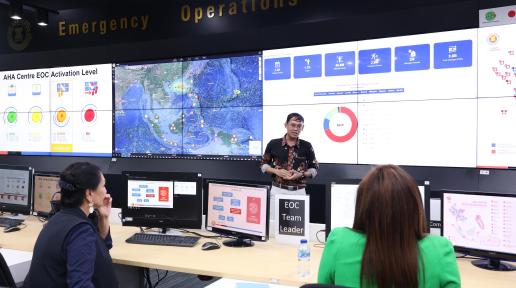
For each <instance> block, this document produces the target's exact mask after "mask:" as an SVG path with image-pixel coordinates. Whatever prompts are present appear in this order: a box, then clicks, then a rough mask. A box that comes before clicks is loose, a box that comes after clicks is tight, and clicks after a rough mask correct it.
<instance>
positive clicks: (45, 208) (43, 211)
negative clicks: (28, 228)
mask: <svg viewBox="0 0 516 288" xmlns="http://www.w3.org/2000/svg"><path fill="white" fill-rule="evenodd" d="M33 187H34V190H33V191H34V209H33V212H34V213H36V215H40V216H48V214H49V213H50V211H51V210H52V207H51V205H50V201H52V200H58V199H60V198H61V195H60V194H59V193H56V192H59V191H60V190H61V188H60V187H59V174H57V173H53V174H52V173H43V172H38V173H36V174H34V185H33Z"/></svg>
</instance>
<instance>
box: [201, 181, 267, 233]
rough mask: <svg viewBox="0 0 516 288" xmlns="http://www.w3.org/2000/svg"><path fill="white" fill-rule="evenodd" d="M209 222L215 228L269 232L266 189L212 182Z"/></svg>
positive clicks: (246, 231)
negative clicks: (267, 229)
mask: <svg viewBox="0 0 516 288" xmlns="http://www.w3.org/2000/svg"><path fill="white" fill-rule="evenodd" d="M209 185H210V186H209V188H208V189H209V198H208V210H209V211H208V216H207V220H206V221H208V225H209V226H211V227H213V228H220V229H229V230H231V231H236V232H242V233H247V234H253V235H257V236H265V235H266V232H267V231H266V229H265V227H266V225H267V223H266V221H267V217H266V216H267V215H266V213H267V196H266V195H267V190H266V189H265V188H258V187H244V186H236V185H224V184H218V183H210V184H209Z"/></svg>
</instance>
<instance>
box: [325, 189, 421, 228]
mask: <svg viewBox="0 0 516 288" xmlns="http://www.w3.org/2000/svg"><path fill="white" fill-rule="evenodd" d="M416 182H417V184H418V188H419V192H420V194H421V199H422V200H423V206H424V208H425V217H426V223H427V229H429V228H428V227H429V223H430V185H429V182H428V181H416ZM359 184H360V180H359V179H348V180H342V181H337V182H331V183H330V184H329V185H328V186H327V188H326V237H328V235H329V234H330V231H331V230H332V229H333V228H336V227H349V228H352V227H353V222H354V221H355V204H356V198H357V190H358V185H359ZM427 232H429V230H427Z"/></svg>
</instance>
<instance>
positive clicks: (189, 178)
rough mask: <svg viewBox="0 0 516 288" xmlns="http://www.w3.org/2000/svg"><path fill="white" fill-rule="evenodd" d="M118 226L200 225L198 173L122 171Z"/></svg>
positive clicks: (200, 186)
mask: <svg viewBox="0 0 516 288" xmlns="http://www.w3.org/2000/svg"><path fill="white" fill-rule="evenodd" d="M122 175H124V178H125V179H124V192H125V197H122V201H123V202H122V225H124V226H139V227H154V228H195V229H200V228H201V227H202V175H201V174H200V173H183V172H138V171H124V172H122Z"/></svg>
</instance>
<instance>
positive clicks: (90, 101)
mask: <svg viewBox="0 0 516 288" xmlns="http://www.w3.org/2000/svg"><path fill="white" fill-rule="evenodd" d="M50 76H51V77H50V105H51V106H50V109H51V120H50V125H51V126H50V131H51V146H50V152H51V154H52V155H77V156H81V155H83V156H111V151H112V109H113V108H112V105H113V104H112V103H113V99H112V91H113V86H112V82H111V78H112V72H111V64H102V65H89V66H75V67H62V68H52V69H50Z"/></svg>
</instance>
